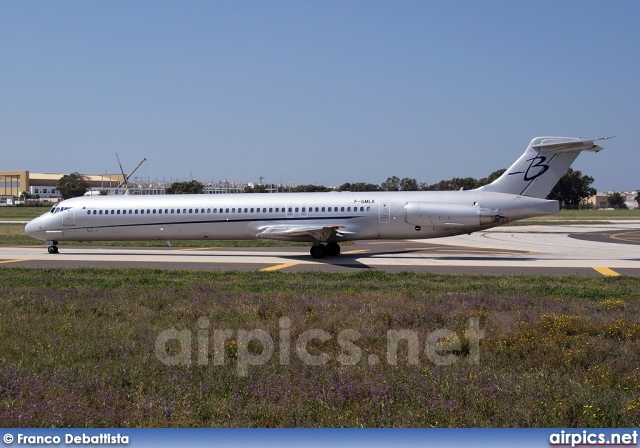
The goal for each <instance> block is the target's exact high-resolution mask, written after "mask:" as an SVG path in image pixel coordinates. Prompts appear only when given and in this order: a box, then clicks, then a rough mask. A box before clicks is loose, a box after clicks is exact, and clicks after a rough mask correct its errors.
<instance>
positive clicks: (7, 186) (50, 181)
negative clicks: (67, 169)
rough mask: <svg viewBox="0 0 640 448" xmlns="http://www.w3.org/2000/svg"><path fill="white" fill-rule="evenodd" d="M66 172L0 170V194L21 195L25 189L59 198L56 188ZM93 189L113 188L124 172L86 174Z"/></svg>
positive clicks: (50, 197) (39, 194)
mask: <svg viewBox="0 0 640 448" xmlns="http://www.w3.org/2000/svg"><path fill="white" fill-rule="evenodd" d="M62 176H64V174H55V173H32V172H30V171H0V196H15V197H20V195H21V194H22V192H23V191H26V192H27V193H29V194H32V195H37V196H39V197H40V198H45V199H59V198H60V193H59V192H58V191H57V190H56V186H57V185H58V181H59V180H60V178H61V177H62ZM85 176H86V177H87V178H88V180H89V186H90V187H91V189H95V190H100V189H105V190H113V189H115V188H116V187H117V186H118V185H119V184H120V182H122V179H123V177H122V174H85Z"/></svg>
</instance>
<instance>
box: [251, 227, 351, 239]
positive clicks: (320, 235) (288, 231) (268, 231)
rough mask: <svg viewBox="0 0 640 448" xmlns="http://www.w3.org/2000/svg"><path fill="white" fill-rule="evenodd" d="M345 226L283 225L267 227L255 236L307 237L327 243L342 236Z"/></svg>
mask: <svg viewBox="0 0 640 448" xmlns="http://www.w3.org/2000/svg"><path fill="white" fill-rule="evenodd" d="M344 227H345V226H321V225H315V226H314V225H283V226H267V227H263V228H261V229H260V231H259V232H258V234H257V235H256V236H257V237H258V238H278V239H280V238H286V237H300V236H309V237H311V238H313V239H314V240H318V241H327V240H328V239H329V238H330V237H332V236H334V235H335V236H339V237H342V236H344V234H345V233H351V232H345V231H344V230H340V229H344Z"/></svg>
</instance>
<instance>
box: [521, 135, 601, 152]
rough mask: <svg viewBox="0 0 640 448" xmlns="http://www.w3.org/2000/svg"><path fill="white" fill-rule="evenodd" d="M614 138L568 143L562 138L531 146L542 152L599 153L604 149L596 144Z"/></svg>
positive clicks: (550, 139) (546, 140) (548, 139)
mask: <svg viewBox="0 0 640 448" xmlns="http://www.w3.org/2000/svg"><path fill="white" fill-rule="evenodd" d="M610 138H613V137H601V138H590V139H581V140H573V141H567V140H566V139H561V138H546V139H544V140H542V141H541V142H540V143H538V144H535V145H531V147H532V148H536V149H538V150H539V151H540V152H571V151H592V152H598V151H601V150H602V149H603V148H602V146H598V145H596V144H595V143H594V142H596V141H598V140H609V139H610Z"/></svg>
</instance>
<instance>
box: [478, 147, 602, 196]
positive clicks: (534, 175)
mask: <svg viewBox="0 0 640 448" xmlns="http://www.w3.org/2000/svg"><path fill="white" fill-rule="evenodd" d="M608 138H611V137H607V138H593V139H582V138H570V137H536V138H534V139H533V140H531V143H529V146H528V147H527V150H526V151H525V152H524V154H522V156H520V158H519V159H518V160H517V161H516V162H515V163H514V164H513V165H511V167H510V168H509V169H508V170H507V171H505V173H504V174H503V175H502V176H500V177H499V178H498V179H496V180H495V181H493V182H492V183H490V184H489V185H485V186H483V187H480V188H479V190H482V191H492V192H496V193H509V194H518V195H521V196H531V197H535V198H542V199H544V198H546V197H547V195H548V194H549V192H551V189H552V188H553V187H554V186H555V184H556V183H557V182H558V180H560V178H561V177H562V176H564V173H566V172H567V170H568V169H569V167H570V166H571V164H572V163H573V161H574V160H575V159H576V158H577V157H578V155H579V154H580V153H581V152H582V151H594V152H598V151H600V150H601V149H602V148H601V147H600V146H598V145H596V144H595V143H594V142H596V141H598V140H606V139H608Z"/></svg>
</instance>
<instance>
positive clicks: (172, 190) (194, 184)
mask: <svg viewBox="0 0 640 448" xmlns="http://www.w3.org/2000/svg"><path fill="white" fill-rule="evenodd" d="M203 190H204V184H203V183H202V182H198V181H197V180H192V181H189V182H173V183H172V184H171V185H170V186H168V187H167V188H165V190H164V191H165V193H167V194H202V191H203Z"/></svg>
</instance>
